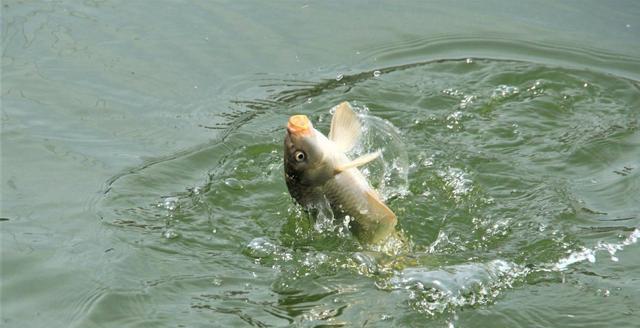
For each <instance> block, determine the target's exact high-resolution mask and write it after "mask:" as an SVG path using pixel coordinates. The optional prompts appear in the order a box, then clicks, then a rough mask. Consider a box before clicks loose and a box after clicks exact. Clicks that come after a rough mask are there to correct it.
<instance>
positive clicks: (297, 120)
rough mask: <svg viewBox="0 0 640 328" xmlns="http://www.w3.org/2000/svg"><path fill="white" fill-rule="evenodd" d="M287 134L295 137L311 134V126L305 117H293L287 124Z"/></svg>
mask: <svg viewBox="0 0 640 328" xmlns="http://www.w3.org/2000/svg"><path fill="white" fill-rule="evenodd" d="M287 132H288V133H289V134H291V135H293V136H296V137H304V136H310V135H311V134H313V124H311V121H310V120H309V118H308V117H307V116H306V115H293V116H291V117H289V121H288V122H287Z"/></svg>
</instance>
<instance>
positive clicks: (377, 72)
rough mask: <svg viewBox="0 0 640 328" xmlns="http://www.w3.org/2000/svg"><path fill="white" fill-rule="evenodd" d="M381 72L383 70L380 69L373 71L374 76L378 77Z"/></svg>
mask: <svg viewBox="0 0 640 328" xmlns="http://www.w3.org/2000/svg"><path fill="white" fill-rule="evenodd" d="M380 74H382V72H380V71H373V76H374V77H378V76H380Z"/></svg>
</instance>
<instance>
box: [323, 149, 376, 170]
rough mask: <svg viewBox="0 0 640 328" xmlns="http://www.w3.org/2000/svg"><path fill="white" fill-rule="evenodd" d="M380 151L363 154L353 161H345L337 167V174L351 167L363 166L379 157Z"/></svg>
mask: <svg viewBox="0 0 640 328" xmlns="http://www.w3.org/2000/svg"><path fill="white" fill-rule="evenodd" d="M380 154H381V153H380V151H379V150H378V151H376V152H375V153H369V154H366V155H362V156H360V157H358V158H356V159H354V160H353V161H351V162H349V163H345V164H342V165H338V166H336V168H335V171H334V172H335V174H338V173H342V172H344V171H346V170H348V169H350V168H354V167H358V166H362V165H365V164H367V163H369V162H371V161H373V160H374V159H376V158H378V157H379V156H380Z"/></svg>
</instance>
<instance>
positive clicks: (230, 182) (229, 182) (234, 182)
mask: <svg viewBox="0 0 640 328" xmlns="http://www.w3.org/2000/svg"><path fill="white" fill-rule="evenodd" d="M224 184H225V185H226V186H227V187H229V188H231V189H234V190H240V189H242V188H244V186H243V185H242V182H240V180H238V179H236V178H227V179H225V180H224Z"/></svg>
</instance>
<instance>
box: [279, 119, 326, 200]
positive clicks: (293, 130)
mask: <svg viewBox="0 0 640 328" xmlns="http://www.w3.org/2000/svg"><path fill="white" fill-rule="evenodd" d="M333 152H334V150H332V147H331V143H330V142H329V141H328V139H327V138H326V137H325V136H324V135H323V134H322V133H320V132H319V131H318V130H316V129H315V128H314V127H313V125H312V124H311V121H310V120H309V118H308V117H307V116H305V115H294V116H291V117H290V118H289V121H288V123H287V132H286V135H285V139H284V169H285V174H286V175H287V184H288V185H289V184H297V185H303V186H306V187H315V186H321V185H323V184H324V183H325V182H327V180H329V179H330V178H332V177H333V175H334V167H333ZM289 187H290V188H291V185H289Z"/></svg>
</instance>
